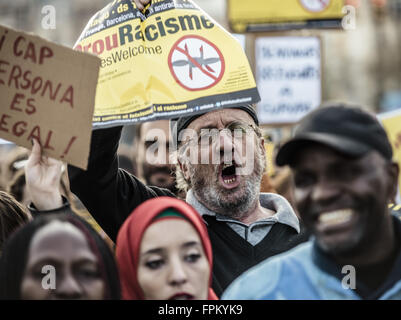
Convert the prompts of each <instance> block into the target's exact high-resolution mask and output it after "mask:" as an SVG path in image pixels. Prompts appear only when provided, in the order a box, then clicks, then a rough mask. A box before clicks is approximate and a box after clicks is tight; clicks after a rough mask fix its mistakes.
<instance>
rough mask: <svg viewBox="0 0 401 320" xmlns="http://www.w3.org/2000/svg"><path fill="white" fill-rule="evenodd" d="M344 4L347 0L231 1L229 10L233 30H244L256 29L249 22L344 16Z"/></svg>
mask: <svg viewBox="0 0 401 320" xmlns="http://www.w3.org/2000/svg"><path fill="white" fill-rule="evenodd" d="M344 5H345V4H344V0H252V1H243V0H228V1H227V13H228V20H229V23H230V26H231V28H232V30H233V31H234V32H245V31H253V30H247V28H248V27H249V26H250V25H259V24H269V23H284V22H287V23H291V22H302V21H308V20H333V19H342V18H343V16H344V13H343V11H342V10H343V7H344ZM265 27H267V26H265ZM260 28H263V27H260ZM255 31H256V30H255ZM260 31H261V30H260Z"/></svg>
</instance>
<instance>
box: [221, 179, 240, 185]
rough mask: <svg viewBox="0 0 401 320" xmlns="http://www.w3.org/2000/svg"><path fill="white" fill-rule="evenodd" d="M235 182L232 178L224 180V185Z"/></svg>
mask: <svg viewBox="0 0 401 320" xmlns="http://www.w3.org/2000/svg"><path fill="white" fill-rule="evenodd" d="M236 180H237V178H232V179H224V183H226V184H229V183H233V182H235V181H236Z"/></svg>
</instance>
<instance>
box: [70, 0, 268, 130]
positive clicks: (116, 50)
mask: <svg viewBox="0 0 401 320" xmlns="http://www.w3.org/2000/svg"><path fill="white" fill-rule="evenodd" d="M75 49H76V50H80V51H87V52H91V53H94V54H96V55H98V56H99V57H100V58H101V68H100V73H99V81H98V86H97V94H96V103H95V113H94V117H93V126H94V128H99V127H107V126H114V125H121V124H126V123H132V122H138V121H147V120H156V119H165V118H173V117H177V116H179V115H183V114H189V113H196V112H204V111H208V110H212V109H215V108H221V107H235V106H239V105H243V104H249V103H256V102H258V101H259V100H260V98H259V94H258V91H257V89H256V83H255V80H254V78H253V75H252V71H251V69H250V66H249V62H248V60H247V58H246V55H245V53H244V51H243V49H242V47H241V45H240V43H239V42H238V41H237V40H236V39H235V38H234V37H232V36H231V35H230V34H229V33H228V32H227V31H225V30H224V29H223V28H221V27H220V26H219V25H218V24H217V23H216V22H215V21H213V19H211V18H210V17H209V16H208V15H207V14H206V13H204V12H203V11H202V10H200V9H199V8H198V7H197V6H196V5H195V4H194V3H192V2H191V1H189V0H159V1H152V4H151V6H150V7H148V9H147V12H146V13H145V14H143V13H142V12H140V11H139V10H138V9H137V8H136V6H135V3H133V2H131V1H129V0H115V1H113V2H112V3H110V4H109V5H108V6H106V7H105V8H104V9H102V10H101V11H99V12H98V13H97V14H96V15H95V16H93V17H92V19H91V20H90V21H89V23H88V25H87V26H86V28H85V29H84V31H83V33H82V35H81V37H80V38H79V40H78V42H77V44H76V45H75Z"/></svg>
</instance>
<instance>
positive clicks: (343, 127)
mask: <svg viewBox="0 0 401 320" xmlns="http://www.w3.org/2000/svg"><path fill="white" fill-rule="evenodd" d="M311 142H317V143H321V144H324V145H326V146H328V147H331V148H333V149H335V150H336V151H338V152H340V153H342V154H345V155H347V156H350V157H354V158H358V157H360V156H363V155H364V154H366V153H367V152H369V151H372V150H375V151H377V152H379V153H380V154H381V155H382V156H383V157H384V158H385V159H388V160H391V159H392V157H393V151H392V148H391V144H390V141H389V139H388V137H387V134H386V132H385V130H384V128H383V127H382V125H381V124H380V122H379V121H378V120H377V118H376V116H374V115H372V114H370V113H368V112H366V111H364V110H362V109H361V108H360V107H355V106H349V105H346V104H335V105H330V106H326V107H322V108H319V109H317V110H315V111H313V112H311V113H310V114H308V115H307V116H305V117H304V118H303V119H302V120H301V122H300V124H299V125H298V127H297V128H296V129H295V133H294V137H293V138H292V139H290V140H289V141H288V142H286V143H285V144H284V145H283V146H282V147H281V148H280V149H279V151H278V154H277V157H276V163H277V165H279V166H283V165H287V164H288V165H291V164H292V163H293V162H294V160H295V158H294V156H295V155H296V153H297V152H298V151H300V152H302V148H303V147H304V146H306V145H307V144H308V143H311Z"/></svg>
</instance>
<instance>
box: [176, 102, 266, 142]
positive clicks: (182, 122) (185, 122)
mask: <svg viewBox="0 0 401 320" xmlns="http://www.w3.org/2000/svg"><path fill="white" fill-rule="evenodd" d="M232 109H239V110H243V111H245V112H247V113H248V114H249V115H250V116H251V118H252V119H253V121H254V122H255V124H256V125H257V126H258V125H259V120H258V116H257V114H256V111H255V108H254V107H253V106H252V105H251V104H247V105H243V106H238V107H232ZM217 110H219V109H217ZM213 111H215V110H213ZM209 112H211V111H209ZM205 113H207V112H203V113H197V114H191V115H190V116H183V117H180V118H177V119H172V121H171V122H170V128H171V131H172V135H173V137H174V140H175V142H176V143H177V146H178V145H179V141H178V139H179V136H180V132H181V131H182V130H184V129H186V128H187V127H188V126H189V124H190V123H191V122H192V121H194V120H195V119H197V118H199V117H200V116H202V115H204V114H205Z"/></svg>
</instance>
